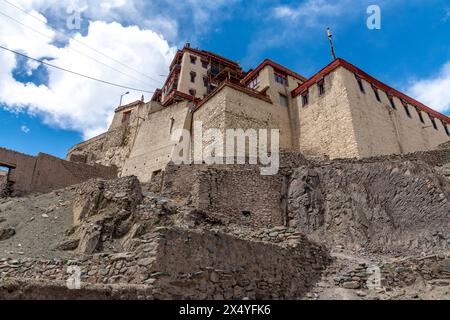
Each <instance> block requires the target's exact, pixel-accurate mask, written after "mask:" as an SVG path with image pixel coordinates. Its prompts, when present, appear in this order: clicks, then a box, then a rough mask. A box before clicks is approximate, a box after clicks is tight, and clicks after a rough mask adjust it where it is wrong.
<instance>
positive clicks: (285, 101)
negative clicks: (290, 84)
mask: <svg viewBox="0 0 450 320" xmlns="http://www.w3.org/2000/svg"><path fill="white" fill-rule="evenodd" d="M280 105H281V106H282V107H287V106H288V98H287V97H286V96H285V95H284V94H281V93H280Z"/></svg>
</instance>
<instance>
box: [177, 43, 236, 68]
mask: <svg viewBox="0 0 450 320" xmlns="http://www.w3.org/2000/svg"><path fill="white" fill-rule="evenodd" d="M184 52H191V53H193V54H197V55H199V56H203V57H206V58H213V59H216V60H218V61H220V62H222V63H223V64H226V65H228V66H230V67H233V68H237V69H242V68H241V66H240V65H239V63H238V62H235V61H232V60H230V59H227V58H225V57H222V56H220V55H218V54H215V53H213V52H209V51H205V50H199V49H194V48H188V47H184V48H183V49H181V50H178V51H177V53H176V54H175V57H174V58H173V60H172V63H171V64H170V69H172V67H173V66H174V64H175V62H176V61H177V59H179V58H180V57H181V55H183V53H184Z"/></svg>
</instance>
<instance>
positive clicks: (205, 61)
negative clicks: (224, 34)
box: [202, 60, 209, 69]
mask: <svg viewBox="0 0 450 320" xmlns="http://www.w3.org/2000/svg"><path fill="white" fill-rule="evenodd" d="M208 65H209V62H208V60H202V67H203V68H204V69H208Z"/></svg>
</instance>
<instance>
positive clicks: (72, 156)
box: [67, 124, 136, 170]
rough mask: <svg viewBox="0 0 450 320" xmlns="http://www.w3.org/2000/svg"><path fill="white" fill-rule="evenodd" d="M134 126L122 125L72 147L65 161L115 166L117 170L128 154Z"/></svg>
mask: <svg viewBox="0 0 450 320" xmlns="http://www.w3.org/2000/svg"><path fill="white" fill-rule="evenodd" d="M135 130H136V126H133V125H127V124H124V125H122V126H119V127H117V128H114V129H112V130H110V131H108V132H105V133H103V134H101V135H99V136H97V137H94V138H92V139H90V140H87V141H85V142H82V143H80V144H78V145H76V146H74V147H72V148H71V149H70V150H69V152H68V154H67V160H69V161H71V162H81V163H86V164H89V165H94V164H102V165H105V166H116V167H117V168H118V169H119V170H120V169H121V168H122V167H123V163H124V161H125V159H126V157H127V156H128V154H129V152H130V147H129V144H130V140H131V137H132V135H133V133H134V132H135Z"/></svg>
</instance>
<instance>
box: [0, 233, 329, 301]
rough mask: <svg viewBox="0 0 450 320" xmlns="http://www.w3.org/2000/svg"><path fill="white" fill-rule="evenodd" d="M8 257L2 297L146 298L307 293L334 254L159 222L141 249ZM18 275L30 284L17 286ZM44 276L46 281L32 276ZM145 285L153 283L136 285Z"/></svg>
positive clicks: (1, 264) (0, 287) (1, 284)
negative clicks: (70, 256) (75, 281)
mask: <svg viewBox="0 0 450 320" xmlns="http://www.w3.org/2000/svg"><path fill="white" fill-rule="evenodd" d="M141 249H142V250H141ZM2 261H3V262H0V271H1V274H2V278H1V279H2V280H1V281H0V299H12V298H20V299H30V298H36V297H38V296H37V293H38V292H39V291H40V297H41V298H44V299H68V298H72V299H78V298H79V299H83V298H93V297H96V298H99V299H101V298H102V297H105V295H108V293H107V292H110V293H109V295H110V296H108V298H110V299H114V298H116V299H119V298H121V299H124V298H125V299H126V298H129V299H136V298H137V296H138V295H140V296H141V297H142V298H145V299H196V300H199V299H209V300H210V299H236V300H239V299H243V298H251V299H296V298H301V297H302V296H303V295H304V294H305V293H306V292H307V291H308V289H309V288H310V287H311V286H312V285H313V284H314V283H315V282H316V281H317V280H318V278H319V277H320V273H321V272H322V270H323V269H324V268H325V267H326V265H327V264H328V263H329V262H330V258H329V255H328V252H327V251H326V249H325V248H324V247H322V246H319V245H317V244H314V243H312V242H309V241H308V240H306V238H304V237H303V238H302V241H301V242H299V243H298V244H297V246H296V247H289V248H288V247H283V246H279V245H275V244H271V243H265V242H259V241H251V240H242V239H238V238H236V237H233V236H230V235H227V234H223V233H219V232H209V231H207V230H201V231H200V230H199V231H195V230H185V229H180V228H159V229H158V230H156V232H155V233H154V234H152V235H147V237H146V241H145V243H144V247H139V248H136V250H135V251H134V252H128V253H120V254H110V255H108V254H102V255H95V256H93V257H91V258H89V259H84V260H83V261H80V260H67V261H63V260H57V259H54V260H51V261H40V260H33V259H23V260H11V259H3V260H2ZM180 261H182V263H180ZM75 266H76V267H78V268H79V270H80V271H81V278H80V279H81V282H82V290H73V291H70V290H68V289H67V287H66V281H67V279H69V277H70V276H71V273H70V272H69V271H70V269H69V268H70V267H75ZM17 279H20V281H22V282H25V284H26V285H24V286H19V285H16V286H14V283H15V282H17ZM44 279H45V282H44V283H34V282H33V281H36V280H44ZM45 283H46V285H44V284H45ZM119 284H120V286H118V285H119ZM106 285H107V286H106ZM141 285H142V286H144V285H145V286H146V290H142V289H141V290H136V289H137V288H139V287H138V286H141ZM114 286H116V288H121V290H122V292H123V293H124V294H122V295H121V294H120V292H121V291H120V290H115V291H116V292H115V294H111V291H113V290H112V288H113V287H114ZM130 286H134V288H135V290H136V291H135V293H134V295H133V294H131V295H130V291H129V289H127V288H129V287H130ZM89 288H90V289H89ZM108 288H109V289H108ZM117 291H118V292H117Z"/></svg>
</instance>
